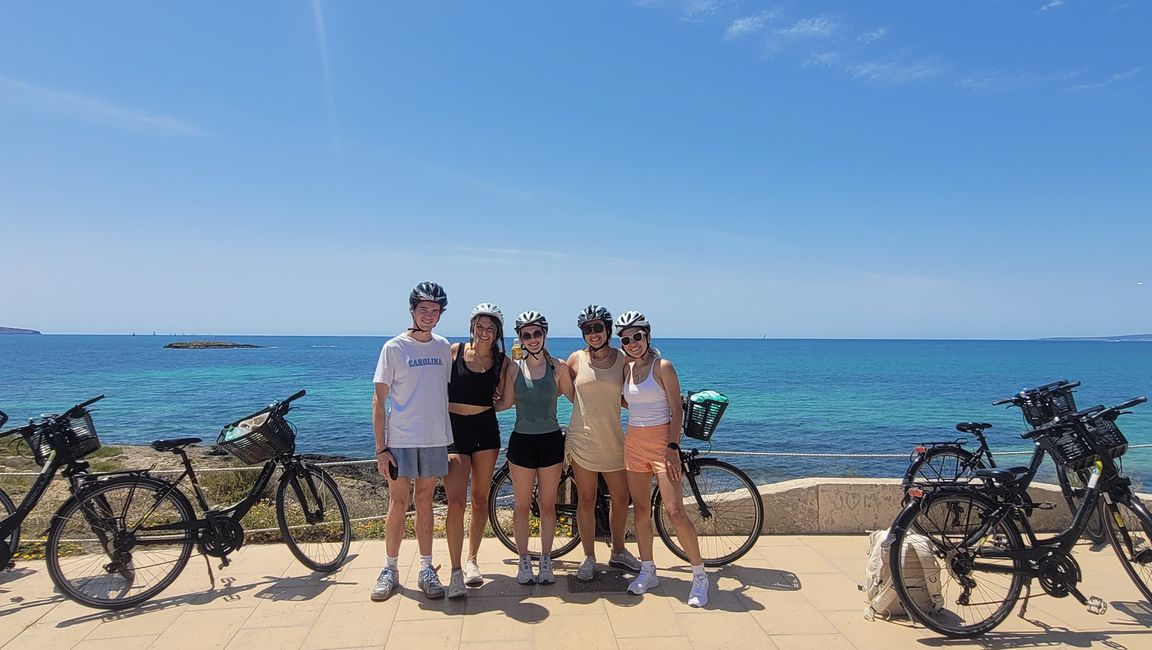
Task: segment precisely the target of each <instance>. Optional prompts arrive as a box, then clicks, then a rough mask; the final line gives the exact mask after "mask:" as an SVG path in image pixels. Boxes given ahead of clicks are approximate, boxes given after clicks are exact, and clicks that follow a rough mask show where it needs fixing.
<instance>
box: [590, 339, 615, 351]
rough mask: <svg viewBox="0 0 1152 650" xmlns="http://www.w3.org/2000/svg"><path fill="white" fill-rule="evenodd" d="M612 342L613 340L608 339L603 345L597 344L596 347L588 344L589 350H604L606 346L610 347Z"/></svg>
mask: <svg viewBox="0 0 1152 650" xmlns="http://www.w3.org/2000/svg"><path fill="white" fill-rule="evenodd" d="M610 343H612V341H611V340H607V341H604V344H603V345H597V346H595V347H593V346H592V345H589V346H588V350H589V351H590V352H599V351H601V350H603V349H604V348H606V347H608V345H609V344H610Z"/></svg>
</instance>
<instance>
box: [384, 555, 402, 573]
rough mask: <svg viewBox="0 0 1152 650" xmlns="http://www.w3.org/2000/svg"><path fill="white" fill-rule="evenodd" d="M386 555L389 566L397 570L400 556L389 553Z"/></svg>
mask: <svg viewBox="0 0 1152 650" xmlns="http://www.w3.org/2000/svg"><path fill="white" fill-rule="evenodd" d="M386 557H387V563H386V564H387V566H388V568H389V569H392V570H393V571H395V570H396V569H397V568H398V567H399V564H400V557H399V556H392V555H388V556H386Z"/></svg>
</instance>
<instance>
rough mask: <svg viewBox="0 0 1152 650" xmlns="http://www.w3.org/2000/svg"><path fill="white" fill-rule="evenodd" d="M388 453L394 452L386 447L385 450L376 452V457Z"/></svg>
mask: <svg viewBox="0 0 1152 650" xmlns="http://www.w3.org/2000/svg"><path fill="white" fill-rule="evenodd" d="M386 451H387V452H391V451H392V450H391V449H389V448H388V447H385V448H383V449H377V450H376V455H377V456H379V455H380V454H382V453H384V452H386Z"/></svg>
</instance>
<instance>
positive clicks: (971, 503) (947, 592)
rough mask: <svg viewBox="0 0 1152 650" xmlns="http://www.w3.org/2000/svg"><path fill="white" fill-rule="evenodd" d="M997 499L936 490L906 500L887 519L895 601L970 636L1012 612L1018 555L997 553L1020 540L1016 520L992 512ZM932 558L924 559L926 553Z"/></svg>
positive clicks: (1019, 581)
mask: <svg viewBox="0 0 1152 650" xmlns="http://www.w3.org/2000/svg"><path fill="white" fill-rule="evenodd" d="M994 510H996V504H995V503H994V502H992V501H991V500H989V499H988V498H986V497H984V496H983V495H981V494H979V493H977V492H975V491H963V492H948V493H937V494H932V495H928V496H925V497H923V499H922V500H921V501H920V502H919V503H913V504H912V505H910V506H908V507H907V508H906V509H905V510H904V511H903V512H902V513H901V515H900V516H899V517H898V518H897V520H896V522H895V523H894V524H893V527H892V530H893V539H892V546H891V549H890V551H889V552H890V555H889V560H888V566H889V567H891V569H892V584H893V585H894V586H895V587H896V593H897V594H898V595H899V596H900V603H901V604H902V605H903V606H904V608H905V609H906V610H907V611H908V614H909V616H911V617H912V618H913V619H914V620H915V621H917V622H919V623H920V624H922V625H924V626H925V627H928V628H929V629H931V630H934V631H936V632H938V633H940V634H943V635H945V636H950V637H959V638H970V637H974V636H979V635H981V634H984V633H985V632H988V631H989V630H992V629H993V628H995V627H996V626H997V625H999V624H1000V623H1002V622H1003V621H1004V619H1005V618H1007V617H1008V615H1009V614H1010V613H1012V609H1013V608H1014V607H1015V606H1016V602H1017V600H1019V598H1020V590H1021V589H1022V588H1023V585H1024V579H1023V576H1022V575H1020V573H1017V572H1016V571H1020V572H1023V570H1024V569H1023V565H1024V562H1023V561H1022V560H1019V559H1011V558H1004V557H996V556H995V554H997V553H1003V552H1012V551H1017V550H1020V549H1022V548H1023V546H1024V544H1023V541H1022V540H1021V538H1020V531H1019V529H1018V528H1017V527H1016V524H1015V522H1013V521H1012V520H1011V519H1008V518H1001V519H991V515H992V513H993V511H994ZM929 555H930V556H931V557H932V558H934V560H935V562H934V566H931V567H927V568H925V567H924V561H925V559H927V556H929Z"/></svg>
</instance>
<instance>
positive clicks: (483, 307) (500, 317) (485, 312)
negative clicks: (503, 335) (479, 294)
mask: <svg viewBox="0 0 1152 650" xmlns="http://www.w3.org/2000/svg"><path fill="white" fill-rule="evenodd" d="M477 316H488V317H489V318H495V319H496V320H497V322H499V323H500V326H501V327H503V326H504V312H502V311H500V308H499V307H497V306H496V305H494V304H492V303H490V302H482V303H480V304H479V305H476V308H475V309H473V310H472V315H471V316H469V317H468V320H469V322H471V321H474V320H476V317H477Z"/></svg>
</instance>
